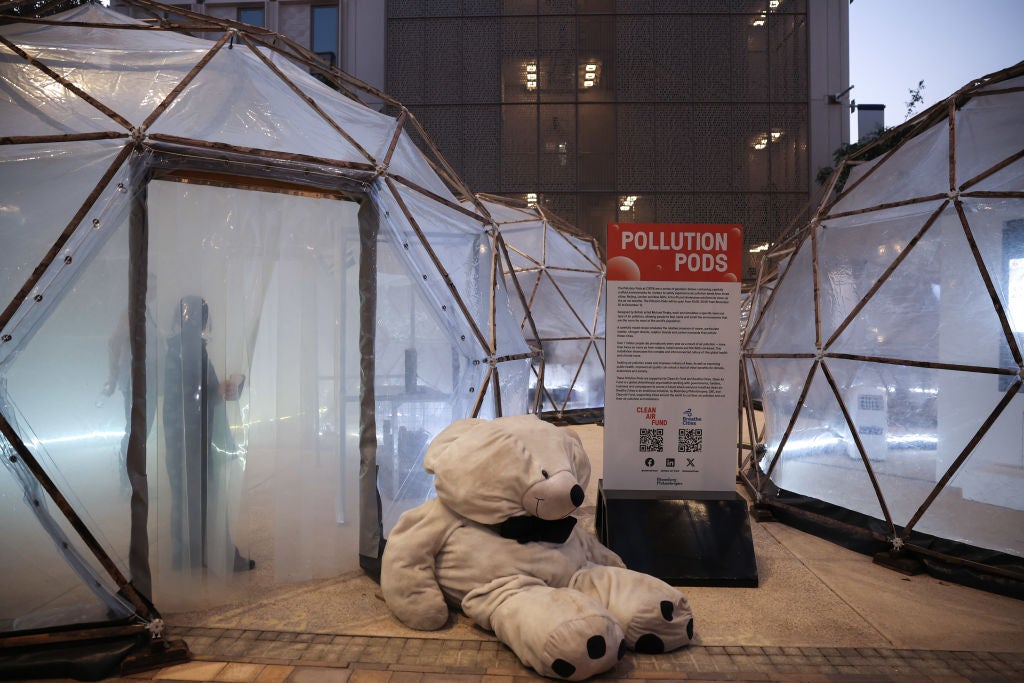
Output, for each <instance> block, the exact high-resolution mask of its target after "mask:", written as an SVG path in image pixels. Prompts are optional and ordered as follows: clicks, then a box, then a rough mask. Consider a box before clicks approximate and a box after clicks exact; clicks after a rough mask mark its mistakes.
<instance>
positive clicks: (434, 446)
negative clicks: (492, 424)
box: [423, 417, 486, 474]
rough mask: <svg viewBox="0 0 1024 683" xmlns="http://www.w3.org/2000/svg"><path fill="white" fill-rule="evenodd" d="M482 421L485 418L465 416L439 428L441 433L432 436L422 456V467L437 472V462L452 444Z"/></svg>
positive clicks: (432, 472) (431, 472)
mask: <svg viewBox="0 0 1024 683" xmlns="http://www.w3.org/2000/svg"><path fill="white" fill-rule="evenodd" d="M483 422H486V420H481V419H479V418H475V417H467V418H463V419H461V420H456V421H455V422H453V423H451V424H450V425H448V426H447V427H445V428H444V429H443V430H441V433H440V434H438V435H437V436H436V437H434V440H433V441H431V442H430V446H429V447H428V448H427V452H426V454H425V455H424V456H423V468H424V469H425V470H426V471H427V472H429V473H430V474H437V466H438V464H439V463H440V461H441V460H443V459H444V457H445V455H446V454H447V453H448V452H449V450H450V449H451V447H452V445H454V444H455V442H456V441H458V440H459V439H460V438H462V437H463V436H465V435H466V434H469V433H470V432H472V431H473V430H474V429H475V428H476V427H477V426H478V425H480V424H481V423H483Z"/></svg>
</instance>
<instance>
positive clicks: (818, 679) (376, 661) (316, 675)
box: [125, 627, 1024, 683]
mask: <svg viewBox="0 0 1024 683" xmlns="http://www.w3.org/2000/svg"><path fill="white" fill-rule="evenodd" d="M169 636H171V637H175V638H183V639H184V640H185V641H186V642H187V643H188V645H189V649H190V650H191V653H192V661H191V662H189V663H186V664H180V665H176V666H171V667H167V668H164V669H159V670H155V671H148V672H143V673H138V674H134V675H133V676H130V677H128V678H127V679H125V680H133V681H138V680H139V679H146V680H154V681H159V682H160V683H171V682H172V681H232V682H234V683H521V682H524V681H537V680H550V679H544V678H540V677H538V676H536V675H535V674H533V673H532V672H531V671H530V670H529V669H526V668H524V667H523V666H522V664H520V662H519V660H518V659H516V657H515V655H513V654H512V652H511V651H509V650H508V648H506V647H505V646H504V645H502V644H501V643H497V642H489V641H478V640H437V639H418V638H390V637H371V636H343V635H325V634H312V633H295V632H288V631H250V630H238V629H215V628H206V627H203V628H200V627H196V628H180V627H179V628H175V629H174V631H173V632H172V633H170V634H169ZM599 680H618V681H653V680H660V681H688V682H689V681H768V682H773V683H869V682H873V681H877V682H879V683H885V682H887V681H899V682H906V681H922V682H925V683H928V682H935V683H939V682H942V683H968V682H969V683H1004V682H1011V681H1013V682H1017V681H1021V682H1024V655H1021V654H1020V653H1004V652H977V651H962V652H958V651H936V650H899V649H889V648H825V647H752V646H746V645H744V646H724V647H723V646H696V645H694V646H691V647H688V648H685V649H682V650H678V651H676V652H670V653H667V654H662V655H639V654H633V653H629V654H627V655H626V657H625V658H624V659H623V661H622V662H620V664H619V665H618V666H617V667H616V668H615V669H614V670H612V671H610V672H608V673H606V674H604V675H603V676H600V677H599Z"/></svg>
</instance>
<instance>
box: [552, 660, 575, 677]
mask: <svg viewBox="0 0 1024 683" xmlns="http://www.w3.org/2000/svg"><path fill="white" fill-rule="evenodd" d="M551 670H552V671H554V672H555V673H556V674H558V675H559V676H561V677H562V678H568V677H569V676H572V675H573V674H574V673H576V667H575V666H573V665H572V664H570V663H569V662H567V661H565V660H564V659H556V660H555V661H553V662H551Z"/></svg>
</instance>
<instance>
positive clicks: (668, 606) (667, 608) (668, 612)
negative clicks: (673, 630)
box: [661, 600, 675, 621]
mask: <svg viewBox="0 0 1024 683" xmlns="http://www.w3.org/2000/svg"><path fill="white" fill-rule="evenodd" d="M674 607H675V605H673V604H672V603H671V602H669V601H668V600H662V601H661V616H663V617H665V621H672V609H673V608H674Z"/></svg>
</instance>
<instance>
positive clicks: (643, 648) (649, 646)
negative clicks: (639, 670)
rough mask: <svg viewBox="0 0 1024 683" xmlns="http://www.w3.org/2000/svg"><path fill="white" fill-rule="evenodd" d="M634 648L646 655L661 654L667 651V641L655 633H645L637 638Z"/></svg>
mask: <svg viewBox="0 0 1024 683" xmlns="http://www.w3.org/2000/svg"><path fill="white" fill-rule="evenodd" d="M634 649H635V650H636V651H637V652H639V653H640V654H644V655H660V654H661V653H662V652H664V651H665V643H664V642H662V640H661V638H659V637H658V636H656V635H654V634H653V633H645V634H644V635H642V636H640V637H639V638H637V641H636V647H635V648H634Z"/></svg>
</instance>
